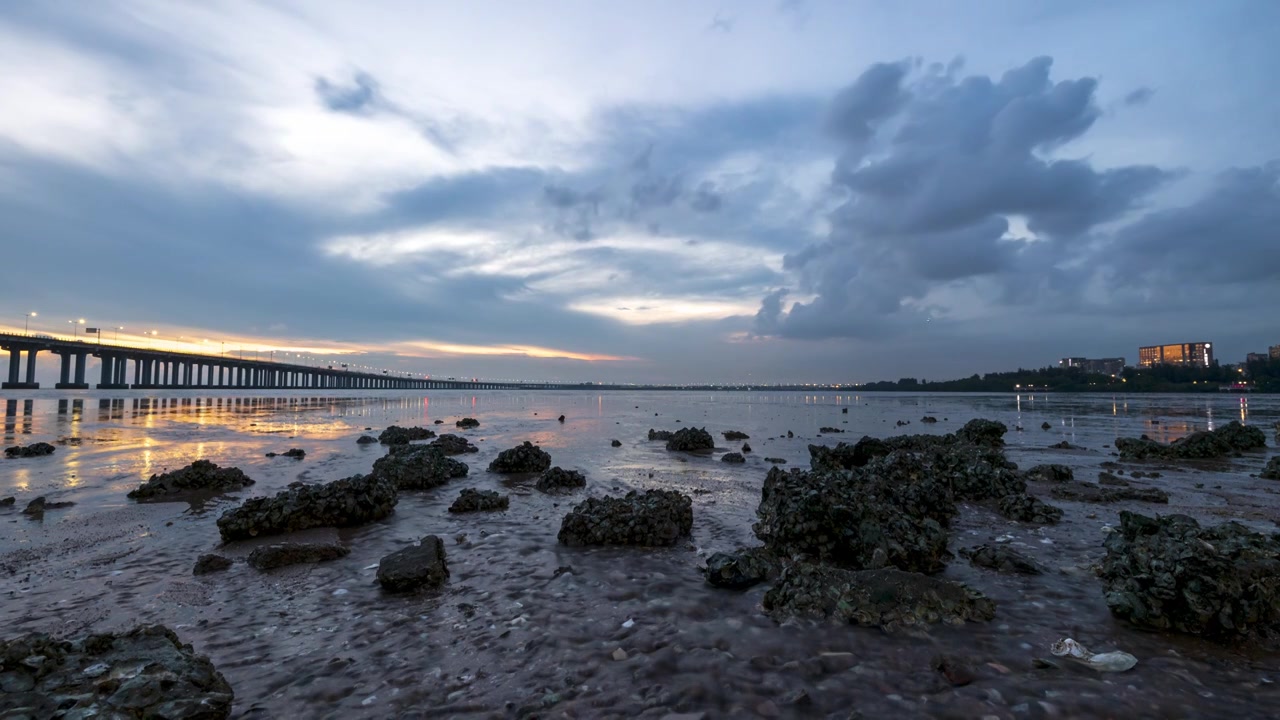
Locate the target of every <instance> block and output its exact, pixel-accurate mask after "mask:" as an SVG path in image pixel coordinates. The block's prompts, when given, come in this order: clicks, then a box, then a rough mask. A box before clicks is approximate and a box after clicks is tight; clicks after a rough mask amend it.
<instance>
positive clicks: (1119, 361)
mask: <svg viewBox="0 0 1280 720" xmlns="http://www.w3.org/2000/svg"><path fill="white" fill-rule="evenodd" d="M1058 367H1062V368H1072V367H1078V368H1080V369H1082V370H1084V371H1085V372H1087V373H1098V374H1100V375H1119V374H1120V373H1121V372H1123V371H1124V358H1122V357H1119V358H1082V357H1069V358H1062V359H1061V360H1059V361H1058Z"/></svg>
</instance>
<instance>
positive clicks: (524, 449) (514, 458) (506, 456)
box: [489, 440, 551, 474]
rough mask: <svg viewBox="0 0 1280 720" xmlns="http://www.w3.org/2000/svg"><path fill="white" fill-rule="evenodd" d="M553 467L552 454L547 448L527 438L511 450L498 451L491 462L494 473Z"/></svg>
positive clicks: (490, 469) (533, 470)
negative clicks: (544, 448)
mask: <svg viewBox="0 0 1280 720" xmlns="http://www.w3.org/2000/svg"><path fill="white" fill-rule="evenodd" d="M549 467H551V455H550V454H549V453H547V451H546V450H543V449H542V448H540V447H538V446H537V445H534V444H533V443H531V442H529V441H528V440H525V441H524V442H523V443H521V444H520V445H517V446H515V447H513V448H511V449H509V450H503V451H502V452H500V453H498V457H496V458H494V459H493V462H491V463H489V472H492V473H504V474H506V473H535V472H542V471H543V470H546V469H547V468H549Z"/></svg>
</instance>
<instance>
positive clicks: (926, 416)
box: [920, 415, 938, 425]
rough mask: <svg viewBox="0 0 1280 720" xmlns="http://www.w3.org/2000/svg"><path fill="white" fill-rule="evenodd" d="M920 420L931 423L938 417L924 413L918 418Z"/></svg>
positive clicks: (936, 420)
mask: <svg viewBox="0 0 1280 720" xmlns="http://www.w3.org/2000/svg"><path fill="white" fill-rule="evenodd" d="M920 422H922V423H927V424H929V425H932V424H933V423H936V422H938V418H936V417H934V416H932V415H925V416H924V417H922V418H920Z"/></svg>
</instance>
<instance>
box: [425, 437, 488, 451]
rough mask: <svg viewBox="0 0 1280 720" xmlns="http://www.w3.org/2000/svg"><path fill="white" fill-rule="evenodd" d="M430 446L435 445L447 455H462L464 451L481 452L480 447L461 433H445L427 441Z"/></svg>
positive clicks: (434, 446)
mask: <svg viewBox="0 0 1280 720" xmlns="http://www.w3.org/2000/svg"><path fill="white" fill-rule="evenodd" d="M427 446H428V447H433V448H435V449H437V450H439V451H440V452H442V453H444V454H445V455H462V454H464V453H474V452H480V448H478V447H476V446H475V445H472V444H471V441H469V440H467V439H466V438H464V437H462V436H461V435H453V434H445V435H441V436H440V437H438V438H436V439H435V440H432V441H431V442H429V443H427Z"/></svg>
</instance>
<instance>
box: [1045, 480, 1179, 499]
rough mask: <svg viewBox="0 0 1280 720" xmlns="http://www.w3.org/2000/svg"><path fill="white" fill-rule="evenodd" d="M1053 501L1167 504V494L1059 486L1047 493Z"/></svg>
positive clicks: (1086, 485) (1147, 489) (1088, 485)
mask: <svg viewBox="0 0 1280 720" xmlns="http://www.w3.org/2000/svg"><path fill="white" fill-rule="evenodd" d="M1049 494H1050V495H1052V496H1053V497H1054V498H1055V499H1058V500H1071V501H1074V502H1086V503H1111V502H1121V501H1124V500H1135V501H1137V502H1149V503H1163V504H1168V502H1169V493H1167V492H1165V491H1163V490H1161V489H1160V488H1152V487H1100V486H1098V485H1095V484H1094V483H1086V482H1082V483H1076V484H1074V485H1059V486H1058V487H1055V488H1053V489H1051V490H1050V491H1049Z"/></svg>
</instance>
